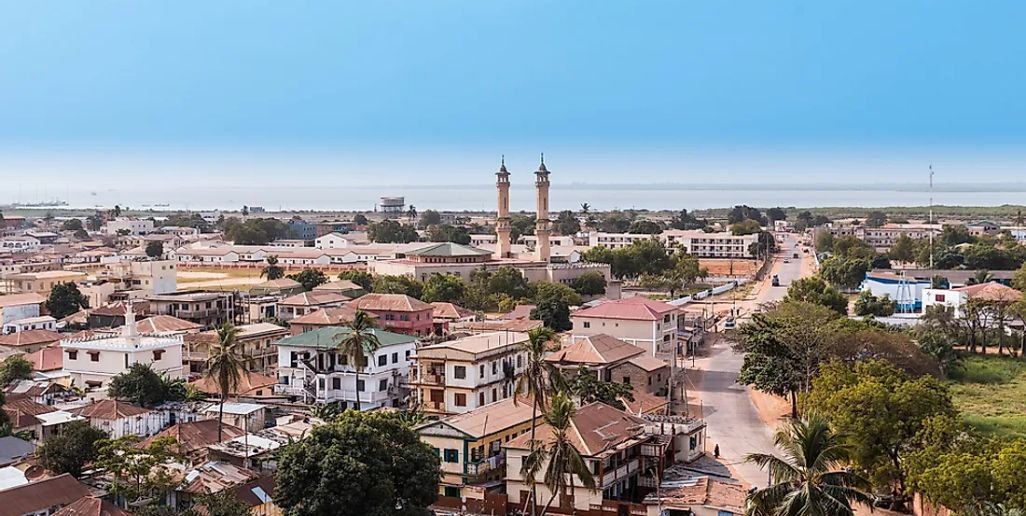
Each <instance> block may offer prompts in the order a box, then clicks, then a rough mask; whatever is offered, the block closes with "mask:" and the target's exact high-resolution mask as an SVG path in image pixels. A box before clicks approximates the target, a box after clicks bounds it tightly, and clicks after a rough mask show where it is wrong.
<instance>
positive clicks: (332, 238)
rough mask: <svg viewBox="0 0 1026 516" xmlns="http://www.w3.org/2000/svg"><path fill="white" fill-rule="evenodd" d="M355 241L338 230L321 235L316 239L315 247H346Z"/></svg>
mask: <svg viewBox="0 0 1026 516" xmlns="http://www.w3.org/2000/svg"><path fill="white" fill-rule="evenodd" d="M355 243H356V242H354V241H352V240H351V239H350V238H349V237H348V236H346V235H344V234H342V233H336V232H331V233H328V234H325V235H321V236H319V237H317V238H316V239H314V247H316V248H317V249H345V248H346V247H349V246H350V245H351V244H355Z"/></svg>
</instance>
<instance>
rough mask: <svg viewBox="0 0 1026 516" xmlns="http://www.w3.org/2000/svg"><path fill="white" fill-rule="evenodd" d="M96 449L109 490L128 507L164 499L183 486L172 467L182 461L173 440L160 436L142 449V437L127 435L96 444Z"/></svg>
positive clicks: (99, 464)
mask: <svg viewBox="0 0 1026 516" xmlns="http://www.w3.org/2000/svg"><path fill="white" fill-rule="evenodd" d="M96 447H97V457H96V465H97V466H98V467H99V468H101V469H102V470H103V471H104V472H105V473H106V476H105V478H107V479H109V480H110V486H109V488H108V491H110V493H111V494H113V495H115V496H119V497H122V498H123V499H124V500H125V501H127V504H126V505H128V506H134V505H136V504H137V503H138V502H140V501H142V500H145V499H150V498H156V499H158V500H160V499H163V498H164V497H165V496H166V495H167V494H168V493H170V492H171V491H173V490H174V489H175V488H176V487H178V485H179V484H180V480H176V478H180V476H179V474H178V472H177V471H175V470H174V469H173V468H172V467H170V466H169V465H170V464H171V463H173V462H174V461H175V460H180V459H181V457H179V456H178V455H177V453H176V452H175V450H176V449H177V448H178V443H177V442H176V441H175V439H174V438H173V437H170V436H164V437H158V438H156V439H155V440H154V441H153V442H151V443H149V444H148V445H147V446H140V445H139V437H137V436H135V435H126V436H124V437H121V438H119V439H104V440H101V441H97V443H96Z"/></svg>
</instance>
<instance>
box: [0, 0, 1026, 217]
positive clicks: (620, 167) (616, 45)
mask: <svg viewBox="0 0 1026 516" xmlns="http://www.w3.org/2000/svg"><path fill="white" fill-rule="evenodd" d="M1024 19H1026V2H1022V1H1021V0H992V1H988V2H985V3H980V2H965V1H946V0H901V1H894V0H859V1H851V0H831V1H828V2H824V1H799V0H776V1H766V0H732V1H729V2H718V1H710V0H704V1H698V0H667V1H643V2H624V1H618V2H596V1H594V0H591V1H572V0H561V1H531V0H515V1H514V0H510V1H498V0H496V1H482V0H417V1H413V0H408V1H382V0H375V1H372V2H368V1H361V2H348V1H330V2H329V1H323V2H303V1H290V2H281V1H256V0H252V1H245V2H243V1H223V2H209V1H204V0H197V1H191V0H176V1H174V2H171V1H148V2H129V1H123V0H121V1H106V0H90V1H89V2H56V1H32V2H25V1H17V0H11V1H8V0H0V178H2V177H3V176H8V177H14V176H16V175H17V176H20V175H21V174H24V173H25V172H30V173H31V175H32V180H33V181H35V182H43V183H53V184H54V185H56V186H59V185H61V184H64V183H66V182H67V181H68V180H73V179H75V178H77V177H81V176H80V174H81V173H82V171H83V170H87V171H90V172H94V173H97V174H96V178H95V179H94V180H95V181H98V182H100V183H103V182H105V181H106V182H117V181H123V180H126V179H127V180H131V179H133V178H136V177H138V176H137V174H138V171H140V170H160V171H162V172H161V173H160V174H150V177H149V178H148V180H149V181H153V182H155V183H161V182H168V181H172V180H181V179H186V180H189V181H195V182H197V183H202V182H204V181H222V182H225V181H227V182H231V181H238V180H245V181H252V182H255V183H261V184H280V183H288V182H293V181H299V182H309V183H316V182H318V181H334V182H341V183H352V184H373V183H374V182H375V181H382V180H383V178H384V177H387V178H388V180H389V181H392V182H395V183H403V182H408V183H417V184H426V183H443V184H445V183H447V182H448V183H452V184H457V183H461V182H467V181H480V182H483V183H484V182H488V181H491V180H492V179H491V177H490V174H491V172H493V171H494V169H495V168H496V167H497V162H498V157H499V155H500V154H506V155H507V156H508V157H509V160H510V163H511V165H512V166H513V168H514V170H513V172H514V174H516V173H518V172H523V173H525V174H526V173H527V172H529V171H531V170H533V169H534V168H535V167H536V166H537V160H538V158H537V155H538V153H540V152H545V153H546V154H547V157H548V160H547V162H548V164H549V166H550V168H552V169H553V170H554V171H562V173H563V178H562V180H564V181H568V182H572V181H576V182H598V183H620V182H652V183H657V182H694V181H710V180H718V181H721V182H722V181H749V180H752V179H753V178H767V177H770V178H772V180H774V181H781V182H785V183H787V182H794V183H798V182H804V181H810V180H814V181H819V182H823V183H832V182H852V181H856V180H864V179H868V180H871V181H892V180H895V178H902V180H904V178H906V177H911V176H915V177H926V176H925V170H926V167H927V165H928V164H930V163H933V164H934V167H935V168H936V169H937V170H938V171H939V172H938V174H939V176H940V178H939V180H941V181H948V182H966V181H1015V180H1026V179H1024V178H1026V174H1023V170H1024V166H1026V146H1024V144H1026V95H1024V94H1023V92H1024V91H1026V31H1023V30H1022V20H1024ZM18 181H19V182H24V179H18ZM7 186H8V189H10V187H11V185H10V183H8V185H7ZM2 197H3V194H2V192H0V200H2Z"/></svg>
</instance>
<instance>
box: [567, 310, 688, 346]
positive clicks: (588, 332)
mask: <svg viewBox="0 0 1026 516" xmlns="http://www.w3.org/2000/svg"><path fill="white" fill-rule="evenodd" d="M677 314H678V308H677V307H676V306H673V305H670V304H667V303H663V302H662V301H656V300H654V299H649V298H647V297H644V296H634V297H629V298H627V299H618V300H615V301H606V302H605V303H602V304H599V305H596V306H593V307H590V308H584V309H581V310H578V311H576V312H574V313H572V314H570V320H571V321H573V324H574V329H573V335H574V337H581V336H593V335H600V334H605V335H611V336H613V337H616V338H617V339H620V340H622V341H624V342H629V343H631V344H633V345H635V346H637V347H639V348H641V349H643V350H645V351H646V352H647V353H648V354H649V355H650V356H655V355H656V354H657V353H671V352H672V351H673V349H674V347H675V346H676V344H677V342H678V339H677V329H678V323H677Z"/></svg>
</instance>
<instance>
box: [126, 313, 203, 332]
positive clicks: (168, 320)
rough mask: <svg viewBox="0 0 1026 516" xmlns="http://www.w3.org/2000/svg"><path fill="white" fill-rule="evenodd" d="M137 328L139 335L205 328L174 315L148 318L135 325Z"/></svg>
mask: <svg viewBox="0 0 1026 516" xmlns="http://www.w3.org/2000/svg"><path fill="white" fill-rule="evenodd" d="M135 327H136V329H137V330H139V333H174V332H189V331H196V330H199V329H201V328H203V327H202V326H200V325H198V324H196V323H194V322H189V321H186V320H183V319H179V318H177V317H175V316H173V315H154V316H152V317H147V318H146V319H143V320H141V321H139V322H137V323H135Z"/></svg>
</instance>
